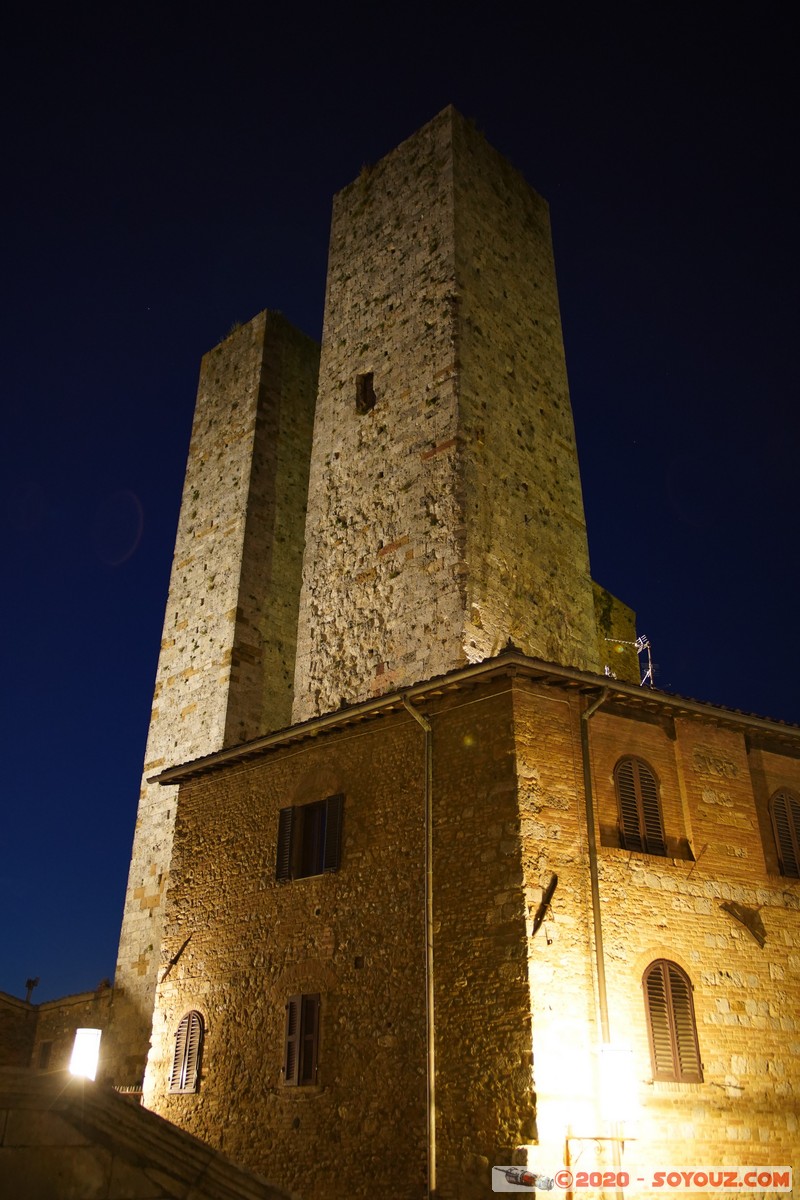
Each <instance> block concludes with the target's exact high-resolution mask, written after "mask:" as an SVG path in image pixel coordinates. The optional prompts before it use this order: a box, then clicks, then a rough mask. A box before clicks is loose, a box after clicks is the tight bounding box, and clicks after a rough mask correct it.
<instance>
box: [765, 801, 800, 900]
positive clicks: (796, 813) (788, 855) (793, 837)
mask: <svg viewBox="0 0 800 1200" xmlns="http://www.w3.org/2000/svg"><path fill="white" fill-rule="evenodd" d="M770 810H771V813H772V828H773V830H774V833H775V844H776V845H777V847H778V858H779V859H780V867H781V874H782V875H790V876H792V877H793V878H795V879H797V878H798V877H800V800H797V798H796V797H795V796H792V795H791V794H790V793H789V792H777V793H776V795H774V796H773V797H772V800H771V801H770Z"/></svg>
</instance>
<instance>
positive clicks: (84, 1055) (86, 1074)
mask: <svg viewBox="0 0 800 1200" xmlns="http://www.w3.org/2000/svg"><path fill="white" fill-rule="evenodd" d="M101 1032H102V1031H101V1030H100V1029H76V1030H75V1042H74V1044H73V1047H72V1058H71V1059H70V1060H69V1069H70V1072H71V1074H73V1075H80V1076H82V1077H83V1078H84V1079H94V1077H95V1075H96V1074H97V1060H98V1059H99V1057H100V1035H101Z"/></svg>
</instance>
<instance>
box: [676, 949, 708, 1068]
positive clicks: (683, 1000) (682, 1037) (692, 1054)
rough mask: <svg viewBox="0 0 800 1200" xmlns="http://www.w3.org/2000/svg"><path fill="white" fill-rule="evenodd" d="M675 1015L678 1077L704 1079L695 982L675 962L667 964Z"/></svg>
mask: <svg viewBox="0 0 800 1200" xmlns="http://www.w3.org/2000/svg"><path fill="white" fill-rule="evenodd" d="M667 974H668V976H669V990H670V1000H671V1007H672V1019H673V1021H674V1025H675V1046H676V1049H677V1059H678V1062H677V1066H678V1079H684V1080H695V1081H696V1082H697V1083H700V1082H702V1079H703V1071H702V1065H701V1063H700V1047H699V1046H698V1044H697V1027H696V1025H695V1020H694V1005H693V1004H692V985H691V983H690V982H689V979H688V977H687V976H686V975H685V974H684V972H683V971H682V970H681V969H680V967H677V966H676V965H675V963H668V964H667Z"/></svg>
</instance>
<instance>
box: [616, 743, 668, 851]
mask: <svg viewBox="0 0 800 1200" xmlns="http://www.w3.org/2000/svg"><path fill="white" fill-rule="evenodd" d="M614 786H615V787H616V789H617V804H618V805H619V828H620V837H621V839H622V845H623V846H624V847H625V849H626V850H642V851H644V853H645V854H666V853H667V843H666V839H665V838H664V824H663V822H662V820H661V801H660V800H659V796H658V784H657V782H656V777H655V775H654V774H653V772H652V771H651V770H650V767H648V765H647V763H646V762H644V760H643V759H641V758H621V759H620V760H619V762H618V763H617V765H616V767H615V768H614Z"/></svg>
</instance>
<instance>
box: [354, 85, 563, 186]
mask: <svg viewBox="0 0 800 1200" xmlns="http://www.w3.org/2000/svg"><path fill="white" fill-rule="evenodd" d="M448 124H449V126H450V133H449V141H450V143H451V145H454V144H455V142H456V141H457V139H458V138H459V137H460V138H463V141H464V142H471V143H472V145H473V146H480V148H481V150H482V151H483V153H484V154H489V155H490V156H492V157H494V158H495V160H496V163H497V165H498V167H500V168H501V169H503V170H506V171H510V172H512V174H513V175H515V176H516V177H517V178H518V179H519V181H520V182H521V183H522V184H523V185H524V186H525V188H527V190H528V191H529V192H532V193H533V195H534V196H536V197H537V199H538V200H539V201H540V202H541V203H542V204H544V205H545V208H546V209H549V207H550V206H549V204H548V202H547V200H546V199H545V197H544V196H542V195H541V193H540V192H538V191H537V190H536V188H535V187H533V185H532V184H531V183H530V182H529V181H528V180H527V179H526V178H525V176H524V175H523V173H522V171H521V170H520V169H519V167H517V166H515V165H514V163H512V162H511V160H510V159H509V158H508V157H507V156H506V155H505V154H503V152H502V151H501V150H498V149H497V147H496V146H493V145H492V143H491V142H490V141H489V139H488V138H487V137H486V135H485V134H484V133H483V132H482V130H481V129H480V128H479V126H478V124H477V123H476V121H475V120H474V119H473V118H471V117H466V116H464V114H463V113H462V112H461V110H460V109H458V108H456V106H455V105H454V104H447V105H445V107H444V108H443V109H441V110H440V111H439V112H438V113H436V115H435V116H433V117H431V119H430V120H429V121H426V122H425V124H424V125H422V126H420V128H419V129H417V130H415V132H414V133H411V134H409V136H408V137H406V138H404V139H403V140H402V141H401V142H399V143H398V144H397V145H395V146H393V147H392V148H391V149H390V150H388V151H387V153H386V154H383V155H381V157H380V158H379V159H377V161H376V162H374V163H365V164H364V165H363V166H362V168H361V171H360V172H359V174H358V175H357V176H356V177H355V179H352V180H351V181H350V183H347V184H345V186H344V187H342V188H340V189H339V190H338V191H337V192H336V193H335V194H334V202H335V201H337V200H338V199H339V198H340V197H343V196H344V195H345V194H346V193H347V192H349V191H350V190H351V189H352V188H355V187H358V186H359V185H360V184H363V183H364V182H365V181H366V180H368V179H369V178H370V177H371V176H372V175H373V174H374V173H375V172H376V171H377V170H379V169H380V168H381V167H382V166H383V165H384V164H385V163H388V162H390V161H391V160H392V159H395V158H400V157H402V155H404V154H407V153H408V151H409V148H410V147H411V146H412V144H413V143H414V142H417V141H419V142H421V141H423V140H425V139H426V138H430V137H431V136H432V135H434V134H435V132H436V131H437V130H438V129H439V127H440V126H442V125H448Z"/></svg>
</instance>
